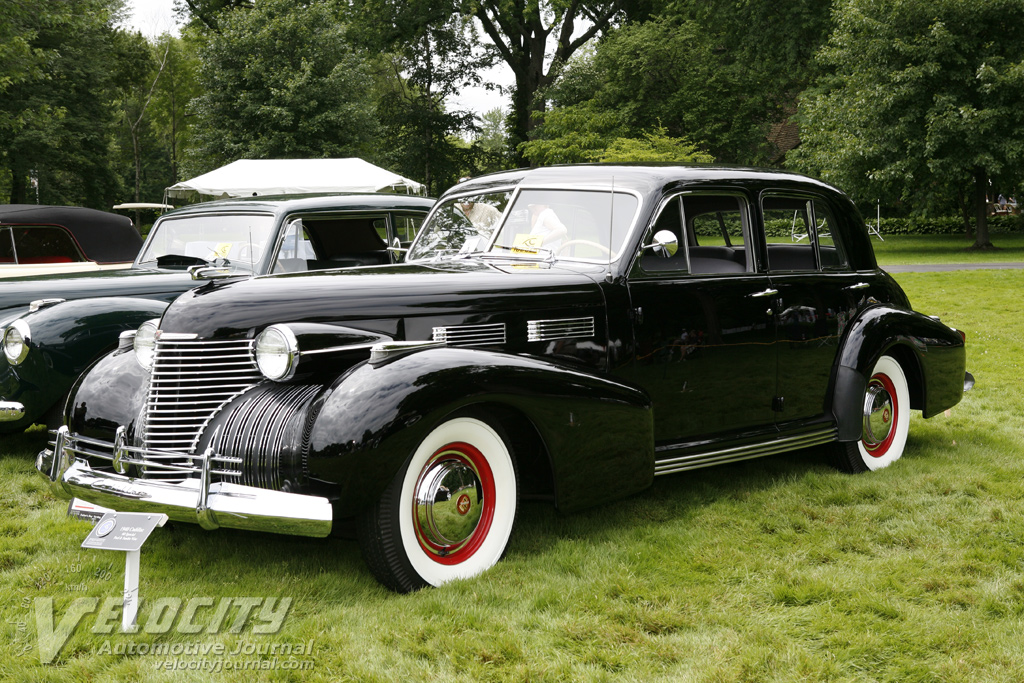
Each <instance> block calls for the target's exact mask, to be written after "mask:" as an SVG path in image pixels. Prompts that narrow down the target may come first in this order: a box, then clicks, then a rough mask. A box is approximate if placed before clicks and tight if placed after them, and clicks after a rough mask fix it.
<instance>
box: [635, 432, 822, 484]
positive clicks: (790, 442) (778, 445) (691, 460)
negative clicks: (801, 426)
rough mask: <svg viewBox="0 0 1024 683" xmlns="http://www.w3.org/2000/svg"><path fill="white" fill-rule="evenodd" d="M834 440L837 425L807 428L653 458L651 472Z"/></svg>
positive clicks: (719, 462)
mask: <svg viewBox="0 0 1024 683" xmlns="http://www.w3.org/2000/svg"><path fill="white" fill-rule="evenodd" d="M835 440H836V428H835V427H828V428H827V429H822V430H819V431H816V432H808V433H806V434H800V435H799V436H789V437H784V438H781V439H774V440H772V441H768V442H761V443H755V444H748V445H746V446H736V447H735V448H726V449H723V450H720V451H710V452H707V453H696V454H693V455H681V456H679V457H675V458H664V459H660V460H655V461H654V474H655V476H658V475H662V474H674V473H675V472H685V471H686V470H696V469H700V468H701V467H711V466H712V465H724V464H725V463H729V462H739V461H740V460H751V459H753V458H761V457H764V456H766V455H775V454H777V453H785V452H786V451H794V450H797V449H798V448H807V447H809V446H818V445H820V444H823V443H829V442H830V441H835Z"/></svg>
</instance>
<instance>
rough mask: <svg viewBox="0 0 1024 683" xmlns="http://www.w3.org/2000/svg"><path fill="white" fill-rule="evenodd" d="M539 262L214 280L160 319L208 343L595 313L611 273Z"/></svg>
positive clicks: (399, 333)
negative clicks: (333, 327) (327, 327)
mask: <svg viewBox="0 0 1024 683" xmlns="http://www.w3.org/2000/svg"><path fill="white" fill-rule="evenodd" d="M576 266H577V264H573V266H571V267H562V266H559V265H557V264H556V265H550V264H537V263H524V264H514V263H501V264H492V263H482V262H478V261H464V262H459V261H455V262H444V263H440V264H427V265H421V264H400V265H395V266H379V267H368V268H350V269H345V270H336V271H329V272H326V273H325V272H323V271H318V272H310V273H292V274H287V275H273V276H264V277H256V278H252V279H250V280H241V281H235V282H230V283H224V282H219V283H218V282H212V283H210V284H208V285H204V286H203V287H199V288H197V289H194V290H192V291H190V292H187V293H185V294H183V295H182V296H181V297H179V298H178V299H177V300H175V301H174V303H172V304H171V306H170V307H168V309H167V311H166V312H165V313H164V317H163V319H162V321H161V323H160V328H161V330H163V331H164V332H181V333H191V334H197V335H198V336H199V338H201V339H211V338H225V337H252V336H254V335H255V334H257V333H258V332H259V331H260V330H262V329H263V328H265V327H266V326H268V325H271V324H275V323H288V322H292V323H298V322H307V323H309V322H314V323H325V324H341V323H346V322H348V323H352V324H353V326H354V327H358V328H360V329H368V330H374V331H378V332H382V333H384V334H388V335H392V336H395V337H396V338H406V339H422V338H424V329H426V333H425V334H426V336H427V337H429V325H428V326H427V328H424V326H423V325H422V324H415V323H413V322H412V321H413V320H414V319H419V320H423V319H428V320H430V321H433V322H432V323H431V324H441V325H445V324H455V325H458V324H465V323H472V322H482V321H486V319H487V318H488V316H489V315H491V314H494V313H498V312H501V311H511V310H516V311H522V310H525V309H529V310H531V311H536V310H544V309H550V308H559V309H566V308H574V307H577V308H578V307H593V306H600V305H602V304H603V301H604V298H603V294H602V293H601V289H600V287H599V286H598V285H597V283H596V281H597V280H598V279H599V278H600V277H602V275H603V274H604V270H603V269H601V268H599V267H591V266H587V265H582V264H579V265H578V267H576Z"/></svg>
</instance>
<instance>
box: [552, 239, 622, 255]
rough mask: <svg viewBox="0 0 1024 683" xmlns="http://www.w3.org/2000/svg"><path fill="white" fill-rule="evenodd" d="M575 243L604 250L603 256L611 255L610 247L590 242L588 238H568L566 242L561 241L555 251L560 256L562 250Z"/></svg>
mask: <svg viewBox="0 0 1024 683" xmlns="http://www.w3.org/2000/svg"><path fill="white" fill-rule="evenodd" d="M577 244H584V245H586V246H588V247H597V248H598V249H600V250H601V251H602V252H604V255H605V256H610V257H613V255H612V250H611V249H609V248H608V247H606V246H604V245H603V244H600V243H599V242H591V241H590V240H569V241H568V242H562V245H561V246H560V247H558V251H557V252H556V253H558V255H559V256H561V255H562V252H563V251H565V250H566V249H567V248H569V247H574V246H576V245H577Z"/></svg>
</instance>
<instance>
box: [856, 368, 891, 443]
mask: <svg viewBox="0 0 1024 683" xmlns="http://www.w3.org/2000/svg"><path fill="white" fill-rule="evenodd" d="M894 417H895V410H894V408H893V399H892V395H891V394H890V393H889V391H888V390H887V389H886V388H885V387H884V386H883V385H882V384H880V383H879V384H876V383H874V382H872V384H870V385H869V386H868V390H867V393H866V394H865V396H864V443H865V444H866V445H867V446H868V447H871V446H877V445H878V444H880V443H883V442H885V440H886V439H887V438H889V434H890V433H892V428H893V418H894Z"/></svg>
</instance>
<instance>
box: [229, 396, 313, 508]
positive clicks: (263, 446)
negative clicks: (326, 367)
mask: <svg viewBox="0 0 1024 683" xmlns="http://www.w3.org/2000/svg"><path fill="white" fill-rule="evenodd" d="M321 388H322V387H320V386H319V385H302V384H299V385H280V384H269V385H267V386H265V387H261V388H260V389H258V390H256V391H254V392H252V393H251V394H249V395H248V396H246V398H245V400H244V401H242V402H240V403H236V404H235V405H234V406H233V407H232V410H231V413H230V414H229V415H228V416H227V418H226V419H225V420H224V422H223V423H221V424H222V428H221V429H219V430H218V431H217V432H216V434H214V436H213V440H212V442H211V443H210V446H211V447H212V448H213V450H214V452H216V453H221V454H223V455H225V456H228V457H237V459H238V461H239V462H241V463H242V466H241V467H240V468H239V472H238V474H237V476H225V477H224V479H223V480H224V481H230V482H235V483H239V484H245V485H246V486H256V487H259V488H265V489H273V490H280V489H281V487H282V483H283V479H282V477H283V476H286V475H287V473H282V455H283V454H284V452H285V450H286V449H287V448H288V447H289V445H293V442H294V441H295V440H296V439H295V437H296V433H301V432H300V430H301V428H302V425H301V424H299V423H298V420H300V419H301V418H302V417H303V415H304V412H303V411H304V409H305V407H306V406H307V405H308V404H309V402H310V401H312V400H313V398H314V397H315V396H316V395H317V393H318V392H319V391H320V389H321ZM289 437H290V438H289ZM296 458H297V459H298V460H299V462H298V463H295V462H292V463H291V464H292V465H293V466H294V465H298V466H299V467H301V465H302V463H301V457H299V456H296Z"/></svg>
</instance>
